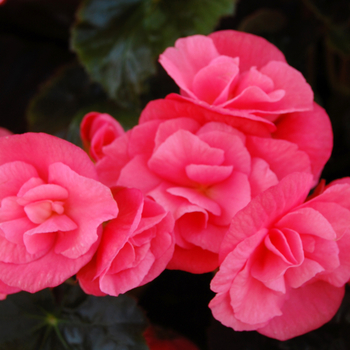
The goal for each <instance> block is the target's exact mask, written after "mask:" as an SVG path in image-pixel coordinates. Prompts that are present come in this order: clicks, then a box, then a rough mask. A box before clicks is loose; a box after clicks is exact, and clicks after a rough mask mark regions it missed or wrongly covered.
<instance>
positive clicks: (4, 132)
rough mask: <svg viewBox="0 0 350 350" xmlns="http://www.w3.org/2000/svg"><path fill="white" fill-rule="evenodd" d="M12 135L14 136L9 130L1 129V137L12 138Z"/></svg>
mask: <svg viewBox="0 0 350 350" xmlns="http://www.w3.org/2000/svg"><path fill="white" fill-rule="evenodd" d="M11 135H13V132H11V131H10V130H7V129H6V128H2V127H0V137H3V136H11Z"/></svg>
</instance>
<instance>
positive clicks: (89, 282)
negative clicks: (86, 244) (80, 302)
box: [77, 256, 106, 296]
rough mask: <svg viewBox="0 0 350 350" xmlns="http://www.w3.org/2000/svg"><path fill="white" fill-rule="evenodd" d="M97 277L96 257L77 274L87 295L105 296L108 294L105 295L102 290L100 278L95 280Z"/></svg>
mask: <svg viewBox="0 0 350 350" xmlns="http://www.w3.org/2000/svg"><path fill="white" fill-rule="evenodd" d="M95 276H96V256H94V257H93V259H92V260H91V261H89V263H88V264H86V265H85V266H84V267H83V268H82V269H81V270H80V271H79V272H78V273H77V280H78V281H79V285H80V287H81V288H82V290H83V291H84V292H85V293H86V294H91V295H95V296H105V295H106V293H103V292H102V291H101V289H100V280H99V278H98V277H97V278H95Z"/></svg>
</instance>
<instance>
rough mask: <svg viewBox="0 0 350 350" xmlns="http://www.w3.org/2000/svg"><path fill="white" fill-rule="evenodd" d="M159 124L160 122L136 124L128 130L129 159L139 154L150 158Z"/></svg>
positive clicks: (152, 121)
mask: <svg viewBox="0 0 350 350" xmlns="http://www.w3.org/2000/svg"><path fill="white" fill-rule="evenodd" d="M160 124H161V121H160V120H151V121H149V122H148V123H143V124H138V125H136V126H135V127H134V128H132V129H131V130H130V139H129V144H128V154H129V156H130V157H131V158H132V157H135V156H137V155H140V154H142V155H148V156H151V154H152V153H153V150H154V147H155V137H156V134H157V130H158V127H159V125H160Z"/></svg>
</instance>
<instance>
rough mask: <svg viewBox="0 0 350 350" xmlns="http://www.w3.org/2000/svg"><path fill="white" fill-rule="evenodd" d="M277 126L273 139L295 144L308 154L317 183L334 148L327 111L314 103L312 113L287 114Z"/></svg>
mask: <svg viewBox="0 0 350 350" xmlns="http://www.w3.org/2000/svg"><path fill="white" fill-rule="evenodd" d="M276 125H277V130H276V131H275V132H274V133H273V137H274V138H277V139H284V140H287V141H290V142H292V143H295V144H297V145H298V148H299V149H300V150H302V151H304V152H306V153H307V154H308V156H309V158H310V161H311V170H312V173H313V174H314V178H315V182H317V181H318V178H319V176H320V173H321V171H322V169H323V167H324V165H325V164H326V162H327V161H328V159H329V157H330V155H331V152H332V147H333V134H332V126H331V123H330V120H329V117H328V115H327V113H326V112H325V110H324V109H323V108H321V107H320V106H319V105H317V104H316V103H314V104H313V110H312V111H305V112H295V113H291V114H287V115H285V116H283V117H281V118H280V119H279V120H278V121H277V124H276Z"/></svg>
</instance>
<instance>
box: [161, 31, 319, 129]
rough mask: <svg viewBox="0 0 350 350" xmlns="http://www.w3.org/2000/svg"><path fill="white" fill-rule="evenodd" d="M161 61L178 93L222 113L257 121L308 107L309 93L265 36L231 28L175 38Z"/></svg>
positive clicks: (309, 108) (311, 96) (310, 104)
mask: <svg viewBox="0 0 350 350" xmlns="http://www.w3.org/2000/svg"><path fill="white" fill-rule="evenodd" d="M159 62H160V64H161V65H162V66H163V67H164V69H165V70H166V71H167V73H168V74H169V75H170V76H171V77H172V78H173V79H174V80H175V82H176V83H177V85H178V86H179V87H180V90H181V95H180V96H179V95H173V96H171V98H181V99H186V100H190V101H191V102H193V103H196V104H199V105H201V106H203V107H205V108H208V109H210V110H213V111H216V112H218V113H220V114H223V115H231V116H235V117H242V118H247V119H253V120H260V121H261V122H268V121H272V122H273V121H275V120H276V119H277V118H278V117H279V115H280V114H285V113H291V112H300V111H308V110H311V109H312V104H313V92H312V90H311V88H310V86H309V85H308V84H307V83H306V81H305V79H304V77H303V76H302V74H301V73H300V72H298V71H297V70H296V69H294V68H292V67H291V66H289V65H288V64H287V62H286V60H285V57H284V55H283V53H282V52H281V51H280V50H278V49H277V48H276V47H275V46H274V45H272V44H271V43H269V42H268V41H266V40H265V39H263V38H261V37H258V36H255V35H252V34H248V33H243V32H238V31H234V30H224V31H218V32H215V33H212V34H210V35H209V36H203V35H193V36H190V37H187V38H181V39H178V40H177V41H176V42H175V47H169V48H167V49H166V50H165V51H164V53H163V54H161V55H160V58H159Z"/></svg>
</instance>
